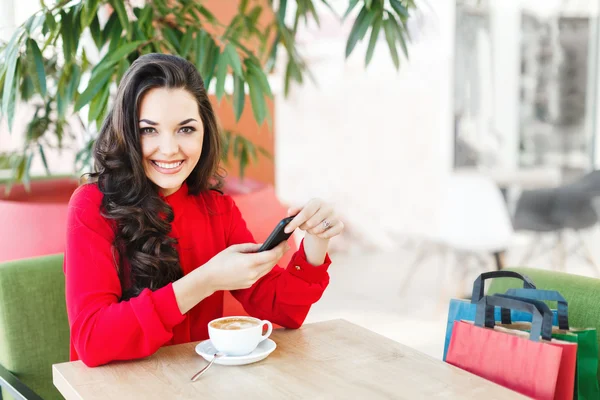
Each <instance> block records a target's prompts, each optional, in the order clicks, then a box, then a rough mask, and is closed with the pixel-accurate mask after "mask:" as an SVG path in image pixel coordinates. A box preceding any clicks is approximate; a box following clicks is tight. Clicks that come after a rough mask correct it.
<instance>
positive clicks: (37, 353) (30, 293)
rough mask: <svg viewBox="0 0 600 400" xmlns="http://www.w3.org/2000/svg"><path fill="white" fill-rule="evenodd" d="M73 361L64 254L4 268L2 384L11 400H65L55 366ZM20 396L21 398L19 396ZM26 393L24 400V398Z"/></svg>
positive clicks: (0, 277) (0, 273)
mask: <svg viewBox="0 0 600 400" xmlns="http://www.w3.org/2000/svg"><path fill="white" fill-rule="evenodd" d="M66 361H69V322H68V319H67V310H66V305H65V277H64V274H63V255H62V254H56V255H49V256H42V257H34V258H28V259H22V260H17V261H8V262H4V263H2V264H0V385H1V386H2V396H3V397H4V398H5V399H8V398H12V397H9V396H8V394H9V393H13V394H15V395H16V398H26V399H33V400H35V399H37V398H38V397H36V395H37V396H41V398H43V399H45V400H52V399H62V396H61V395H60V393H59V392H58V390H56V389H55V388H54V385H53V384H52V364H55V363H60V362H66ZM15 392H16V393H15ZM17 393H20V395H22V396H23V397H18V396H19V395H18V394H17Z"/></svg>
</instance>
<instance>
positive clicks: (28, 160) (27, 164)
mask: <svg viewBox="0 0 600 400" xmlns="http://www.w3.org/2000/svg"><path fill="white" fill-rule="evenodd" d="M32 159H33V152H31V153H29V155H28V156H25V167H24V168H23V175H22V181H23V185H24V186H25V189H27V190H31V187H30V184H29V182H30V177H31V174H30V170H31V160H32Z"/></svg>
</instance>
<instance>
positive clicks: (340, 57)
mask: <svg viewBox="0 0 600 400" xmlns="http://www.w3.org/2000/svg"><path fill="white" fill-rule="evenodd" d="M428 3H429V4H434V2H428ZM424 11H426V12H427V17H426V19H425V20H424V21H423V23H424V25H423V27H422V29H421V30H420V31H419V35H416V36H417V40H415V42H416V44H415V45H414V46H412V47H411V48H410V61H405V60H403V61H402V66H401V69H400V71H399V72H397V71H395V70H394V68H393V66H392V62H391V58H390V55H389V51H388V49H387V43H386V41H385V38H384V37H383V35H382V37H381V38H380V40H379V42H378V44H377V48H376V51H375V56H374V58H373V61H372V63H371V65H370V66H369V67H368V69H367V70H366V71H365V70H364V68H363V64H364V62H363V60H364V54H365V50H366V44H365V45H363V46H357V48H356V50H355V53H353V55H352V56H351V58H350V59H349V60H348V61H347V62H344V48H345V38H346V36H347V33H348V30H349V29H350V27H351V21H349V22H348V23H347V24H346V25H344V26H343V27H339V26H338V27H335V22H334V21H333V20H329V22H328V23H327V24H326V23H324V22H322V23H323V25H327V26H326V27H323V28H322V31H321V32H319V38H318V39H317V35H316V33H315V32H313V34H312V35H309V34H308V33H307V34H306V36H305V39H304V40H302V45H303V47H304V49H305V51H306V53H307V54H308V58H309V59H310V60H311V68H312V71H313V72H314V75H315V76H317V77H318V79H319V85H318V87H315V86H313V85H311V84H309V83H307V84H305V85H304V86H302V87H294V90H293V91H292V92H291V94H290V96H289V97H288V98H287V99H285V98H283V96H278V97H277V98H276V106H275V112H276V116H275V124H276V127H275V131H276V135H277V136H276V148H275V155H276V160H275V162H276V185H277V193H278V195H279V196H280V197H281V198H282V200H283V201H285V202H289V203H302V202H304V201H306V200H307V199H308V198H310V197H314V196H320V197H324V198H326V199H330V200H331V201H333V202H335V203H336V204H337V208H338V210H339V211H340V212H341V213H342V215H343V218H344V220H345V221H346V222H347V225H348V228H349V229H350V231H351V233H353V234H355V235H357V236H359V237H360V238H361V239H362V240H363V241H365V240H366V241H367V242H371V244H372V245H376V246H386V245H390V246H391V245H392V243H391V241H389V239H390V238H389V237H386V235H387V234H391V233H393V232H396V233H407V234H421V233H422V234H425V233H426V231H427V228H428V226H431V225H432V224H434V223H435V222H436V215H437V212H438V210H439V203H438V199H439V197H440V194H441V193H440V191H441V189H442V187H443V182H444V180H445V178H446V177H447V176H448V174H449V173H450V170H451V166H452V148H453V139H452V129H453V128H452V126H453V117H452V54H453V40H454V3H453V1H452V0H443V1H436V2H435V6H434V8H433V9H427V8H424ZM419 36H420V37H419Z"/></svg>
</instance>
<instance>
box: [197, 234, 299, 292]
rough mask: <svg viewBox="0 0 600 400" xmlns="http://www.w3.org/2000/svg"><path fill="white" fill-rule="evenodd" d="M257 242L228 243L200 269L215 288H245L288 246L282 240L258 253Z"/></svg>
mask: <svg viewBox="0 0 600 400" xmlns="http://www.w3.org/2000/svg"><path fill="white" fill-rule="evenodd" d="M259 248H260V244H255V243H243V244H236V245H233V246H229V247H228V248H226V249H225V250H223V251H221V252H220V253H219V254H217V255H216V256H214V257H213V258H211V259H210V261H209V262H208V263H206V264H204V265H203V266H202V267H201V268H199V270H201V271H202V272H203V273H207V274H208V275H209V276H210V281H211V284H212V286H213V288H214V289H215V291H219V290H236V289H246V288H249V287H251V286H252V285H254V283H256V281H258V280H259V279H260V278H262V277H263V276H265V275H266V274H267V273H269V271H271V270H272V269H273V267H274V266H275V265H276V264H277V262H278V261H279V260H280V259H281V257H283V255H284V254H285V252H286V251H288V250H289V249H290V246H289V245H288V244H287V242H285V241H284V242H282V243H280V244H279V245H277V246H276V247H275V248H273V249H272V250H268V251H263V252H260V253H257V252H256V251H257V250H258V249H259Z"/></svg>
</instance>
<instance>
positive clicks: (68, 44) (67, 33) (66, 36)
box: [60, 10, 74, 62]
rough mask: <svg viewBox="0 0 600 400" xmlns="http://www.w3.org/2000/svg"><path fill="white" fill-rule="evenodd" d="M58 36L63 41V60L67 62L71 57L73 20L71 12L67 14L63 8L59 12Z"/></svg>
mask: <svg viewBox="0 0 600 400" xmlns="http://www.w3.org/2000/svg"><path fill="white" fill-rule="evenodd" d="M60 16H61V18H60V22H61V27H60V36H61V37H62V41H63V54H64V57H65V61H66V62H69V61H70V60H71V58H72V57H73V45H74V40H73V22H72V21H71V14H70V13H69V14H67V13H66V12H65V11H64V10H63V11H61V12H60Z"/></svg>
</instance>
